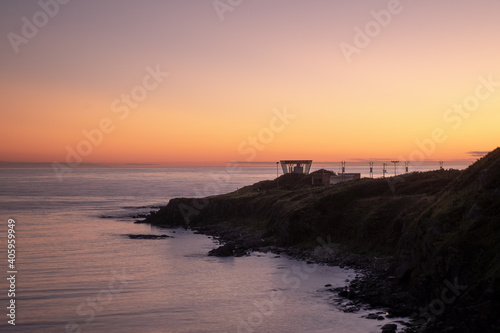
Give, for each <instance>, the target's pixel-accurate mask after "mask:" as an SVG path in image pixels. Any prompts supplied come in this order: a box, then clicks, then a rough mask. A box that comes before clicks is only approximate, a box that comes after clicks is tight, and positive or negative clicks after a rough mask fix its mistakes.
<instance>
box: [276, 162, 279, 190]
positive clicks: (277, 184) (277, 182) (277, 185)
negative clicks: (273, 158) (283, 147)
mask: <svg viewBox="0 0 500 333" xmlns="http://www.w3.org/2000/svg"><path fill="white" fill-rule="evenodd" d="M278 164H280V162H276V188H280V186H279V179H278V178H279V177H278Z"/></svg>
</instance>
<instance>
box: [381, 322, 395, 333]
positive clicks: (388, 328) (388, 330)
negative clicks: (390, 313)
mask: <svg viewBox="0 0 500 333" xmlns="http://www.w3.org/2000/svg"><path fill="white" fill-rule="evenodd" d="M397 328H398V325H396V324H386V325H384V326H382V333H396V329H397Z"/></svg>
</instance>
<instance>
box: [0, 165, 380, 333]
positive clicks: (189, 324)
mask: <svg viewBox="0 0 500 333" xmlns="http://www.w3.org/2000/svg"><path fill="white" fill-rule="evenodd" d="M346 171H347V172H356V171H354V170H351V171H350V170H346ZM275 175H276V170H275V169H274V168H273V167H248V168H242V169H240V170H239V171H238V172H231V173H228V172H227V170H226V168H223V167H213V168H135V169H134V168H80V169H74V170H73V171H72V172H70V173H67V174H65V175H64V177H63V178H62V179H61V180H60V179H58V178H57V177H56V175H55V174H54V172H53V171H52V169H42V168H40V169H0V219H1V226H2V227H1V230H0V232H1V238H0V241H1V242H0V253H3V254H1V256H2V257H3V258H4V259H3V260H0V262H1V264H0V270H1V271H2V276H3V279H2V281H3V282H1V283H0V295H1V296H0V309H3V310H0V311H2V312H3V313H2V314H1V317H0V318H2V319H1V322H0V331H1V332H172V333H173V332H177V333H181V332H182V333H184V332H206V333H216V332H217V333H219V332H273V333H279V332H297V333H298V332H301V333H302V332H316V333H320V332H321V333H326V332H336V333H338V332H380V326H381V325H382V324H387V323H388V322H389V320H384V322H378V321H373V320H368V319H364V318H361V315H363V314H366V313H356V314H348V313H343V312H341V311H340V310H338V308H337V307H336V306H335V305H333V304H332V303H334V300H333V299H332V297H333V295H332V294H329V293H327V292H325V291H322V289H324V285H325V284H332V285H333V286H342V285H345V284H346V282H345V281H346V279H352V278H354V277H355V275H356V273H355V272H353V271H351V270H345V269H340V268H337V267H326V266H318V265H306V264H304V263H301V262H298V261H295V260H292V259H290V258H287V257H285V256H281V257H276V256H275V255H273V254H263V253H253V254H252V255H251V256H248V257H241V258H214V257H208V256H207V252H208V251H209V250H210V249H212V248H214V247H216V246H217V244H215V243H214V241H213V240H212V239H211V238H209V237H208V236H204V235H197V234H193V233H192V232H190V231H185V230H182V229H179V230H161V229H158V228H154V227H151V226H149V225H143V224H134V223H133V221H134V220H135V216H137V215H139V214H144V213H147V212H149V211H150V210H153V209H155V208H156V207H158V206H160V205H165V204H166V203H167V202H168V200H169V199H170V198H172V197H179V196H203V195H210V194H217V193H225V192H229V191H233V190H235V189H236V188H239V187H242V186H245V185H248V184H252V183H254V182H256V181H259V180H263V179H272V178H273V177H274V176H275ZM9 219H13V220H15V236H16V238H15V240H16V243H15V245H16V258H15V260H16V261H15V268H14V269H15V270H16V272H17V273H15V306H16V307H15V324H16V325H15V326H12V325H10V324H8V320H10V319H9V317H8V316H7V314H8V311H10V310H9V309H7V306H9V302H10V300H11V299H12V298H11V297H8V295H7V294H8V292H9V289H10V283H9V281H8V280H7V278H8V277H9V276H10V274H8V273H7V271H8V270H10V269H9V267H8V264H9V263H8V261H7V259H8V256H7V228H8V220H9ZM132 233H144V234H150V233H151V234H164V233H165V234H168V235H171V236H174V237H173V238H168V239H161V240H141V239H129V238H128V237H127V234H132Z"/></svg>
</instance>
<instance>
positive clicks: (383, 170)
mask: <svg viewBox="0 0 500 333" xmlns="http://www.w3.org/2000/svg"><path fill="white" fill-rule="evenodd" d="M382 165H383V169H382V177H384V178H385V174H386V172H387V170H386V169H385V168H386V167H387V163H384V164H382Z"/></svg>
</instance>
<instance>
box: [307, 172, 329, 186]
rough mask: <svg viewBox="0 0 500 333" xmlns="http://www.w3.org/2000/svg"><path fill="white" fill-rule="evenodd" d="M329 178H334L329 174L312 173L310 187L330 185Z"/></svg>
mask: <svg viewBox="0 0 500 333" xmlns="http://www.w3.org/2000/svg"><path fill="white" fill-rule="evenodd" d="M331 177H335V176H334V175H332V174H331V173H316V172H313V173H311V185H312V186H318V185H330V179H331Z"/></svg>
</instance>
